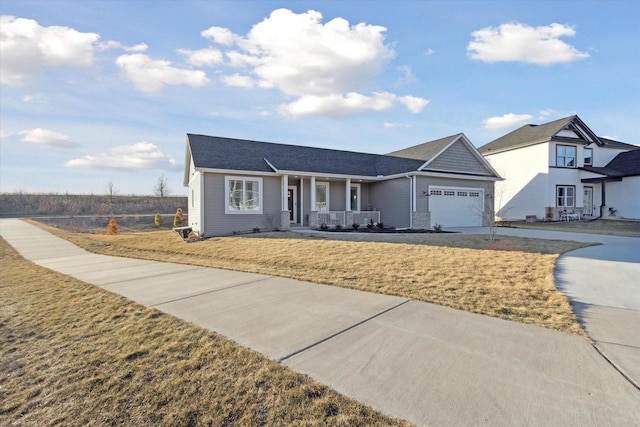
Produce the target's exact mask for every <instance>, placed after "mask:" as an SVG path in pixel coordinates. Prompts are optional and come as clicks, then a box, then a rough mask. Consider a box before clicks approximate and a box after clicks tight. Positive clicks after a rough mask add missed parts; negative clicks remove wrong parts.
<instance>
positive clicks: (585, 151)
mask: <svg viewBox="0 0 640 427" xmlns="http://www.w3.org/2000/svg"><path fill="white" fill-rule="evenodd" d="M587 150H589V151H591V162H590V163H587V162H586V160H587V154H586V153H587ZM582 162H583V165H584V166H593V148H585V149H584V150H583V153H582Z"/></svg>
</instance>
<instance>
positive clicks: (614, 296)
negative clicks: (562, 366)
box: [555, 239, 640, 387]
mask: <svg viewBox="0 0 640 427" xmlns="http://www.w3.org/2000/svg"><path fill="white" fill-rule="evenodd" d="M555 276H556V284H557V286H558V289H560V290H561V291H562V292H563V293H564V294H566V295H567V296H568V297H569V299H570V300H571V302H572V303H573V306H574V309H575V311H576V314H577V315H578V318H579V319H580V322H581V323H582V325H583V327H584V328H585V330H586V331H587V335H589V337H590V338H591V339H592V340H593V341H594V345H595V346H596V348H597V349H598V350H599V351H600V353H602V354H603V356H605V357H606V358H607V359H609V360H610V361H611V363H612V364H614V365H615V366H616V367H617V368H618V369H619V370H620V371H621V372H622V373H623V374H624V375H626V376H627V377H628V378H629V380H630V381H632V382H633V383H634V384H635V385H636V387H640V239H634V240H630V241H629V242H624V243H609V244H605V245H602V246H591V247H588V248H582V249H578V250H575V251H571V252H568V253H566V254H564V255H562V256H561V257H560V259H559V260H558V262H557V264H556V273H555Z"/></svg>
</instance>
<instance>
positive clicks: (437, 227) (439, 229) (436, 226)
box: [433, 224, 442, 233]
mask: <svg viewBox="0 0 640 427" xmlns="http://www.w3.org/2000/svg"><path fill="white" fill-rule="evenodd" d="M433 231H435V232H436V233H442V224H434V225H433Z"/></svg>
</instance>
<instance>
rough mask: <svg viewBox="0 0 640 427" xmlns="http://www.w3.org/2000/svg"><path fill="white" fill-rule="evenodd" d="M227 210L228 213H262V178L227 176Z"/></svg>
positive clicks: (225, 179) (225, 182)
mask: <svg viewBox="0 0 640 427" xmlns="http://www.w3.org/2000/svg"><path fill="white" fill-rule="evenodd" d="M224 189H225V194H226V195H227V203H226V210H225V212H226V213H228V214H262V178H247V177H240V176H226V177H225V178H224Z"/></svg>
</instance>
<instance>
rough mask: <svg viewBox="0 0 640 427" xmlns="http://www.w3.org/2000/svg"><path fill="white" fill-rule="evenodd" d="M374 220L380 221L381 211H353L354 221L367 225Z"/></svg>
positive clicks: (375, 221) (375, 222)
mask: <svg viewBox="0 0 640 427" xmlns="http://www.w3.org/2000/svg"><path fill="white" fill-rule="evenodd" d="M371 220H373V223H374V224H377V223H379V222H380V211H360V212H354V213H353V222H354V223H356V224H360V225H367V224H369V222H370V221H371Z"/></svg>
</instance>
